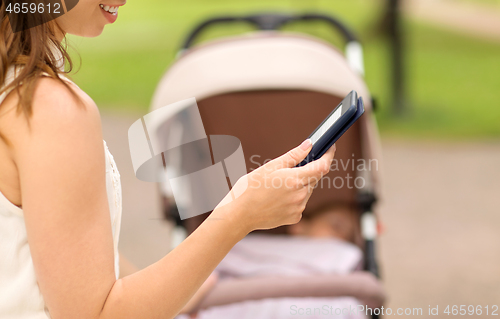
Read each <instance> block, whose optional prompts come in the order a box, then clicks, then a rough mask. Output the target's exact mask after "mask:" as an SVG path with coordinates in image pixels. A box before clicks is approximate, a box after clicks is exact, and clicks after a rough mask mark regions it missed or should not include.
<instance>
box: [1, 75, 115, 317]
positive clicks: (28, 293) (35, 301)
mask: <svg viewBox="0 0 500 319" xmlns="http://www.w3.org/2000/svg"><path fill="white" fill-rule="evenodd" d="M13 76H14V73H13V69H11V70H9V73H8V81H9V80H10V81H12V79H13ZM67 80H68V81H70V80H69V79H67ZM8 81H6V83H9V82H8ZM7 94H8V92H6V93H4V94H2V95H0V104H1V103H2V102H3V100H4V99H5V97H6V95H7ZM103 147H104V151H105V157H106V190H107V194H108V203H109V212H110V215H111V226H112V232H113V243H114V255H115V274H116V278H117V279H118V275H119V273H118V272H119V265H118V262H119V256H118V236H119V233H120V224H121V215H122V193H121V183H120V173H119V172H118V169H117V168H116V164H115V161H114V159H113V156H112V155H111V153H110V152H109V150H108V147H107V145H106V142H105V141H103ZM0 318H2V319H11V318H12V319H14V318H15V319H47V318H50V315H49V313H48V310H47V308H46V306H45V302H44V300H43V297H42V294H41V293H40V289H39V288H38V283H37V280H36V277H35V270H34V267H33V261H32V259H31V254H30V249H29V245H28V238H27V235H26V225H25V222H24V215H23V210H22V209H21V208H20V207H18V206H16V205H14V204H13V203H11V202H10V201H9V200H8V199H7V198H6V197H5V196H4V195H3V194H2V193H1V192H0Z"/></svg>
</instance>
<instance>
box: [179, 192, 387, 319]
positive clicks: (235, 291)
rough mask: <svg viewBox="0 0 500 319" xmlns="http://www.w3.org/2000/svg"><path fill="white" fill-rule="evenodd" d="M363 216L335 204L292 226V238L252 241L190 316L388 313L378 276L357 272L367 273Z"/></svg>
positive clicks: (196, 301)
mask: <svg viewBox="0 0 500 319" xmlns="http://www.w3.org/2000/svg"><path fill="white" fill-rule="evenodd" d="M356 213H357V212H356V210H355V207H353V206H352V205H350V204H349V203H342V202H340V203H333V204H330V205H327V206H325V207H323V208H321V209H319V210H317V211H316V212H315V213H314V214H308V215H306V216H304V218H303V219H302V220H301V221H300V222H299V223H297V224H295V225H291V226H288V227H287V229H286V232H287V233H288V234H287V235H282V236H280V235H269V234H258V233H257V234H251V235H249V236H247V238H245V239H244V240H242V241H241V242H240V243H238V244H237V245H236V246H235V247H234V249H233V250H232V251H231V252H230V253H229V254H228V255H227V257H226V258H225V259H224V260H223V261H222V262H221V264H220V265H219V266H218V267H217V269H216V271H215V272H214V273H213V274H212V276H211V277H210V278H209V279H208V280H207V282H206V283H205V285H204V286H203V287H202V289H200V291H199V293H197V295H195V297H194V298H193V299H192V300H191V302H190V303H189V304H188V305H187V306H186V308H185V309H184V312H187V313H189V317H188V318H199V319H211V318H262V319H265V318H289V317H290V318H294V317H296V316H297V315H300V314H301V315H307V318H321V317H324V316H325V315H330V316H333V315H335V316H333V317H334V318H365V315H364V313H362V312H360V311H359V308H358V306H359V305H363V306H365V307H371V308H377V307H380V306H381V305H382V302H383V298H384V297H383V291H382V290H381V287H380V286H379V285H378V284H377V282H376V279H375V278H374V277H372V276H371V275H370V274H367V273H359V272H358V273H353V271H355V270H360V269H361V268H362V252H361V249H360V248H359V247H358V246H357V245H355V244H354V243H355V242H357V241H358V239H359V238H360V237H359V225H358V223H357V220H356ZM289 235H292V236H293V237H290V236H289ZM356 282H358V283H359V285H360V286H358V287H357V285H356V284H355V283H356ZM361 286H362V287H363V289H359V288H360V287H361ZM347 309H349V312H347ZM342 311H343V313H342ZM180 318H182V317H180Z"/></svg>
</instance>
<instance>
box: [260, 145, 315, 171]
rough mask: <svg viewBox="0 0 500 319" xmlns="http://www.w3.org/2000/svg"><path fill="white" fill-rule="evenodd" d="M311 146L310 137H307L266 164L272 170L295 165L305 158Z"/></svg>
mask: <svg viewBox="0 0 500 319" xmlns="http://www.w3.org/2000/svg"><path fill="white" fill-rule="evenodd" d="M311 148H312V142H311V139H309V138H308V139H307V140H305V141H304V142H302V144H300V145H299V146H297V147H296V148H294V149H291V150H290V151H288V152H286V153H285V154H283V155H281V156H280V157H278V158H275V159H274V160H272V161H270V162H269V163H267V165H266V166H269V167H270V168H272V169H274V170H277V169H280V168H287V167H288V168H290V167H295V166H296V165H297V164H299V163H300V162H302V160H304V158H306V156H307V154H309V152H310V151H311Z"/></svg>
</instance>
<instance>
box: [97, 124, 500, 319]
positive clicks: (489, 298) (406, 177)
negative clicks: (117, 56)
mask: <svg viewBox="0 0 500 319" xmlns="http://www.w3.org/2000/svg"><path fill="white" fill-rule="evenodd" d="M138 118H139V115H133V114H131V115H128V116H127V115H122V116H118V117H117V116H111V115H109V114H108V115H106V114H104V115H103V125H104V137H105V139H106V141H107V143H108V146H109V148H110V150H111V152H112V153H113V154H114V157H115V160H116V162H117V165H118V167H119V169H120V172H121V176H122V184H123V203H124V216H123V222H122V233H121V240H120V249H121V251H122V252H123V253H124V255H126V256H127V257H129V258H130V259H131V260H132V261H133V262H134V263H135V264H137V265H138V266H140V267H145V266H147V265H149V264H150V263H152V262H154V261H156V260H158V259H159V258H161V257H162V256H163V255H164V254H165V253H167V252H168V240H169V239H168V238H169V237H168V231H169V229H170V227H169V225H168V224H166V223H164V222H163V221H161V220H159V219H158V218H159V217H160V213H159V202H158V197H157V191H156V185H154V184H151V183H145V182H141V181H139V180H137V179H136V178H135V177H134V174H133V172H132V164H131V161H130V154H129V151H128V142H127V130H128V127H129V126H130V125H131V124H132V123H133V122H134V121H135V120H136V119H138ZM383 155H384V161H383V164H384V167H383V177H384V185H385V187H384V195H385V196H384V197H385V199H384V200H383V202H382V203H381V205H380V213H381V215H382V218H383V221H384V223H385V225H386V228H387V231H386V233H385V234H384V235H383V237H382V238H381V240H380V242H379V243H378V244H379V245H378V246H379V248H380V251H379V253H380V254H379V258H380V261H381V267H382V271H383V277H384V282H385V285H386V287H387V290H388V293H389V296H390V300H389V302H388V304H387V306H388V307H392V308H394V309H396V308H398V307H403V308H406V307H411V308H414V307H422V308H423V310H424V313H426V311H427V309H428V306H429V305H432V306H433V307H434V306H435V305H439V310H440V312H441V314H442V311H443V310H444V307H445V306H446V305H453V304H457V305H461V304H463V305H470V304H472V305H478V304H481V305H488V304H489V305H492V304H497V305H499V306H500V267H499V265H500V231H499V227H500V141H498V142H497V143H476V144H470V143H457V144H447V143H419V142H408V141H403V140H402V141H391V140H384V141H383ZM499 312H500V310H499ZM440 317H443V318H444V317H447V316H445V315H442V316H440Z"/></svg>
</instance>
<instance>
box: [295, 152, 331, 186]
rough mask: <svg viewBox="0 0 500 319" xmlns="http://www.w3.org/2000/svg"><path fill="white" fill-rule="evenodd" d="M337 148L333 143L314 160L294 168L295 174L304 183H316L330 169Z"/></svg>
mask: <svg viewBox="0 0 500 319" xmlns="http://www.w3.org/2000/svg"><path fill="white" fill-rule="evenodd" d="M336 150H337V148H336V146H335V144H333V145H332V147H330V149H329V150H328V151H326V153H325V154H324V155H323V156H321V158H319V159H318V160H316V161H312V162H310V163H308V164H306V165H304V166H302V167H298V168H295V170H296V172H297V176H298V177H299V178H301V179H302V180H303V184H304V185H308V184H311V183H313V184H316V183H317V182H318V181H319V180H320V179H321V178H322V177H323V175H325V174H327V173H328V172H329V171H330V166H331V164H332V160H333V157H334V156H335V151H336Z"/></svg>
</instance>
